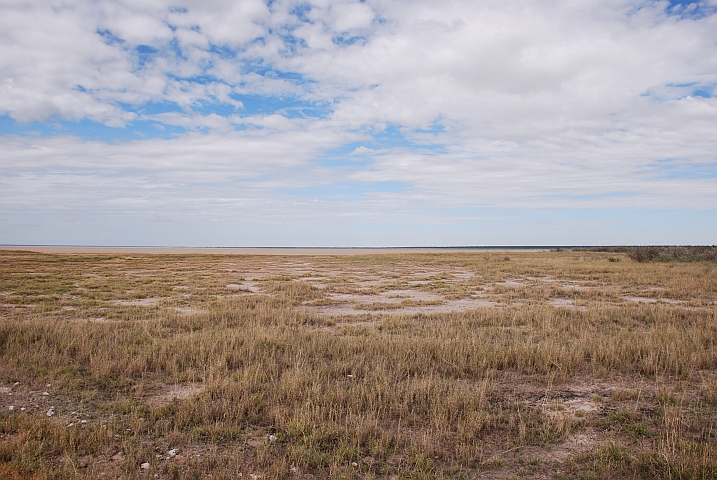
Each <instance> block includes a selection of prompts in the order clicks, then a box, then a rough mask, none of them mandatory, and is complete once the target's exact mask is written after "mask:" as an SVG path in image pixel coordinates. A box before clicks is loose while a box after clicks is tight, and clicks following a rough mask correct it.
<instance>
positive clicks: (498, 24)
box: [0, 0, 717, 245]
mask: <svg viewBox="0 0 717 480" xmlns="http://www.w3.org/2000/svg"><path fill="white" fill-rule="evenodd" d="M0 9H1V11H2V15H0V42H2V45H3V48H2V49H1V50H0V186H1V187H0V230H2V232H3V233H2V234H1V235H0V243H100V244H122V243H124V244H164V245H177V244H185V245H258V244H266V245H396V244H404V245H419V244H424V245H425V244H491V243H492V244H541V243H543V244H544V243H547V244H569V243H587V244H597V243H657V242H668V243H714V238H715V237H716V236H717V209H715V205H717V157H716V156H715V152H717V135H716V133H717V97H715V93H716V92H717V0H704V1H698V2H693V3H688V2H667V1H625V0H608V1H600V2H598V1H591V0H587V1H580V2H577V1H555V2H539V3H538V4H536V2H529V1H522V0H508V1H490V0H489V1H485V2H470V1H458V0H456V1H451V2H438V1H421V0H413V1H410V2H409V1H395V0H394V1H384V0H366V1H364V2H359V1H340V0H335V1H334V0H316V1H307V2H297V1H283V0H276V1H266V2H265V1H258V0H244V1H241V2H234V1H220V0H216V1H203V2H165V1H142V2H139V1H104V0H100V1H93V2H90V1H69V0H68V1H56V2H52V1H50V2H48V1H36V2H33V1H27V2H0ZM658 226H659V228H658ZM202 232H204V233H202Z"/></svg>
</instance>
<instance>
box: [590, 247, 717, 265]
mask: <svg viewBox="0 0 717 480" xmlns="http://www.w3.org/2000/svg"><path fill="white" fill-rule="evenodd" d="M588 250H589V251H591V252H609V253H627V255H628V256H629V257H630V258H631V259H633V260H635V261H636V262H714V261H716V260H717V246H673V247H655V246H648V247H591V248H589V249H588Z"/></svg>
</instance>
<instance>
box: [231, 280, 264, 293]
mask: <svg viewBox="0 0 717 480" xmlns="http://www.w3.org/2000/svg"><path fill="white" fill-rule="evenodd" d="M227 288H228V289H229V290H238V291H240V292H249V293H258V292H259V290H260V289H259V285H257V284H256V282H252V281H246V282H242V283H241V284H239V283H229V284H227Z"/></svg>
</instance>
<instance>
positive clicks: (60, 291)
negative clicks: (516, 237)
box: [0, 251, 717, 479]
mask: <svg viewBox="0 0 717 480" xmlns="http://www.w3.org/2000/svg"><path fill="white" fill-rule="evenodd" d="M0 265H1V269H0V309H1V310H0V312H1V315H2V317H1V319H0V385H1V386H2V388H3V390H1V391H0V478H118V477H121V478H205V477H207V476H208V475H209V474H211V476H212V478H236V477H238V475H239V473H241V474H242V477H243V478H287V477H288V478H294V477H295V478H329V477H341V478H383V477H398V478H441V477H443V478H513V477H526V478H585V479H587V478H681V479H687V478H705V479H706V478H715V477H716V476H717V461H716V460H715V458H717V440H716V439H715V433H714V432H715V430H716V428H715V427H717V423H716V422H717V347H716V342H717V268H716V267H717V265H716V264H715V263H714V262H692V263H654V262H650V263H638V262H635V261H632V260H630V259H629V258H628V256H627V255H626V254H624V253H621V252H575V251H566V252H511V253H510V254H509V257H506V255H505V253H485V252H481V253H466V254H421V255H416V254H414V255H410V254H405V255H380V256H379V255H377V256H355V257H316V256H312V257H250V256H246V257H241V256H198V255H197V256H173V255H144V256H141V255H139V256H134V257H127V256H117V255H96V256H82V255H65V256H63V255H43V254H30V253H22V252H1V253H0ZM411 292H414V293H411ZM471 302H485V303H478V304H480V305H483V304H485V305H490V306H480V307H477V308H475V305H476V303H471ZM556 305H557V306H556ZM446 306H448V307H450V308H452V309H453V311H445V310H439V311H436V310H431V309H435V308H446ZM316 309H322V310H316ZM11 406H12V407H13V408H12V410H11V409H10V407H11ZM51 407H53V408H52V409H51ZM50 411H51V412H53V414H52V416H48V415H47V414H48V412H50ZM145 463H146V465H145V467H146V468H141V465H142V464H145Z"/></svg>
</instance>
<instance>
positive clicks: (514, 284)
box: [494, 279, 527, 287]
mask: <svg viewBox="0 0 717 480" xmlns="http://www.w3.org/2000/svg"><path fill="white" fill-rule="evenodd" d="M494 285H495V286H500V287H524V286H525V285H527V282H524V281H523V280H522V279H512V280H506V281H504V282H497V283H495V284H494Z"/></svg>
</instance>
